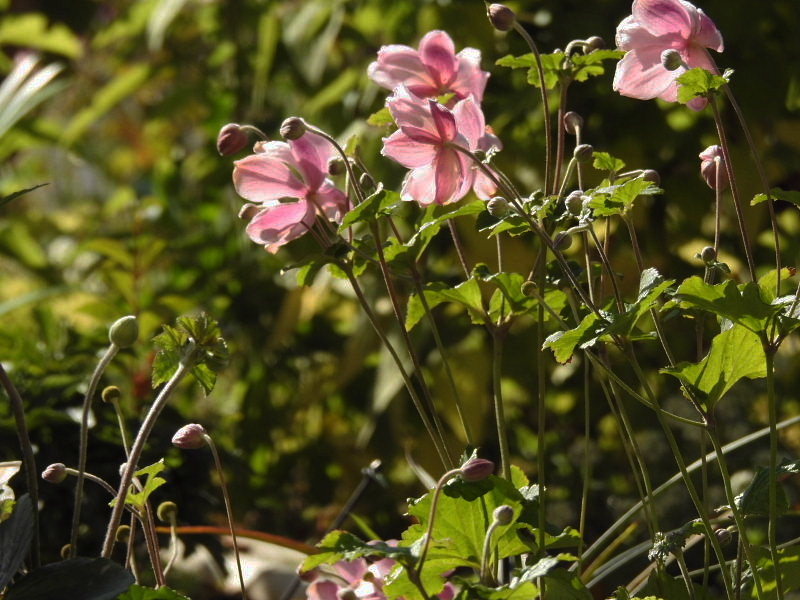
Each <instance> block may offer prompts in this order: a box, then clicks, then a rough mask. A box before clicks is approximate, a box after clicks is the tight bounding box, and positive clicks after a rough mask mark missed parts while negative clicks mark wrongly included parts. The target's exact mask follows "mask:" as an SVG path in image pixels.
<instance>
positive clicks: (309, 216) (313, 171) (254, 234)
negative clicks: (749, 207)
mask: <svg viewBox="0 0 800 600" xmlns="http://www.w3.org/2000/svg"><path fill="white" fill-rule="evenodd" d="M332 156H333V148H332V147H331V145H330V144H329V143H328V142H327V141H325V140H324V139H322V138H321V137H319V136H317V135H314V134H311V133H307V134H305V135H303V136H301V137H300V138H298V139H296V140H291V141H289V142H288V143H287V142H266V143H264V142H261V143H259V144H258V145H257V147H256V153H255V154H251V155H250V156H247V157H245V158H243V159H242V160H238V161H236V162H235V163H234V165H235V167H234V170H233V185H234V187H235V188H236V192H237V193H238V194H239V195H240V196H241V197H242V198H244V199H245V200H249V201H250V202H254V203H256V204H257V206H253V205H247V206H246V207H245V209H244V210H243V213H245V214H247V215H248V216H251V215H252V219H251V221H250V224H249V225H248V226H247V235H248V236H250V239H252V240H253V241H254V242H255V243H257V244H261V245H263V246H264V247H265V248H266V249H267V250H268V251H269V252H271V253H273V254H274V253H275V252H277V251H278V249H279V248H280V247H281V246H283V245H284V244H286V243H287V242H290V241H291V240H294V239H296V238H298V237H300V236H302V235H303V234H305V233H306V232H307V231H309V230H310V229H311V228H312V227H313V225H314V221H315V220H316V217H317V214H322V215H324V216H325V217H326V218H328V219H331V220H333V221H337V222H339V221H341V218H342V215H343V214H344V212H345V211H346V210H347V198H346V197H345V195H344V194H343V193H342V191H341V190H339V189H337V188H336V187H335V185H334V183H333V182H332V181H331V180H330V179H329V178H328V177H327V175H328V161H329V160H330V159H331V157H332ZM287 198H293V199H296V202H281V200H282V199H287ZM254 212H255V214H254V215H253V213H254Z"/></svg>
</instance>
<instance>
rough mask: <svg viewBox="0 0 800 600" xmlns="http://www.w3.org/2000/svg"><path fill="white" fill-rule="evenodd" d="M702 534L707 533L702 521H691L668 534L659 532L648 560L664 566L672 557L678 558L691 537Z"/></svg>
mask: <svg viewBox="0 0 800 600" xmlns="http://www.w3.org/2000/svg"><path fill="white" fill-rule="evenodd" d="M702 533H705V527H704V525H703V522H702V521H701V520H700V519H695V520H694V521H689V522H688V523H686V524H685V525H683V526H682V527H680V528H678V529H675V530H674V531H669V532H667V533H662V532H660V531H659V532H657V533H656V535H655V539H654V540H653V547H652V548H651V549H650V552H648V553H647V558H648V559H649V560H652V561H658V562H660V563H662V564H663V563H665V562H666V560H667V559H668V558H669V557H670V555H672V554H675V555H676V556H677V555H678V554H679V553H680V552H681V551H682V550H683V547H684V546H685V545H686V542H687V541H688V540H689V538H690V537H691V536H693V535H697V534H702Z"/></svg>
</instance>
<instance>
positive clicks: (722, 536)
mask: <svg viewBox="0 0 800 600" xmlns="http://www.w3.org/2000/svg"><path fill="white" fill-rule="evenodd" d="M714 535H715V536H717V541H719V545H720V546H727V545H728V544H730V543H731V540H732V539H733V534H732V533H731V532H730V531H729V530H727V529H725V528H721V529H717V530H716V531H715V532H714Z"/></svg>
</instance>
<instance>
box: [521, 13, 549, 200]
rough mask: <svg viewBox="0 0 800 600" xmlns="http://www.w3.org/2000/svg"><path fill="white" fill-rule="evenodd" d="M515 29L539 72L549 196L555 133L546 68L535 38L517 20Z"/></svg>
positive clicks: (545, 189) (545, 168)
mask: <svg viewBox="0 0 800 600" xmlns="http://www.w3.org/2000/svg"><path fill="white" fill-rule="evenodd" d="M514 29H515V30H516V31H517V33H519V34H520V36H522V39H524V40H525V43H527V44H528V47H529V48H530V49H531V52H532V53H533V57H534V59H535V60H536V67H537V70H538V71H539V91H540V92H541V95H542V113H543V118H544V143H545V155H544V191H545V194H549V193H551V191H552V190H551V180H550V163H551V161H552V156H553V132H552V128H551V126H550V101H549V100H548V98H547V85H546V84H545V80H544V66H543V65H542V57H541V55H540V54H539V49H538V48H537V47H536V42H534V41H533V38H532V37H531V36H530V34H529V33H528V32H527V31H525V28H524V27H523V26H522V25H520V24H519V22H517V21H516V20H515V21H514Z"/></svg>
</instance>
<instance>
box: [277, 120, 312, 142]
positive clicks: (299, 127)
mask: <svg viewBox="0 0 800 600" xmlns="http://www.w3.org/2000/svg"><path fill="white" fill-rule="evenodd" d="M280 131H281V136H282V137H283V139H285V140H297V139H300V138H301V137H303V134H304V133H305V132H306V122H305V121H303V119H301V118H300V117H289V118H288V119H286V120H285V121H284V122H283V124H282V125H281V130H280Z"/></svg>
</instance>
